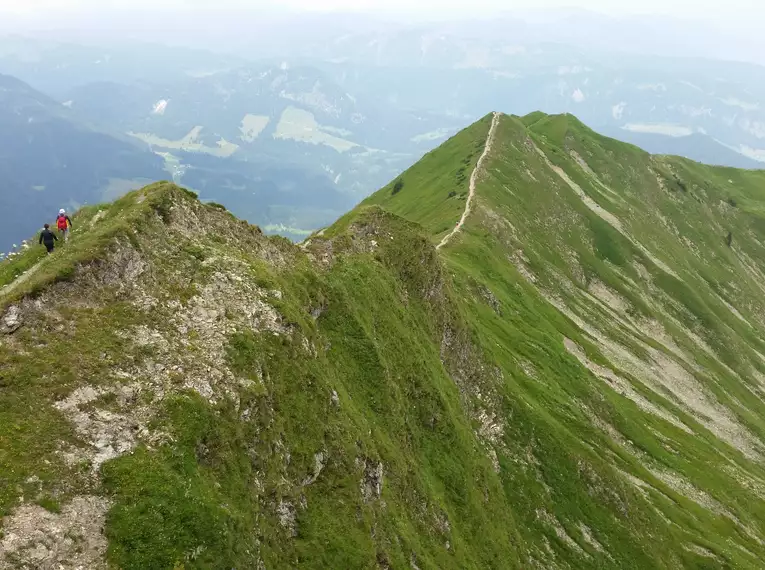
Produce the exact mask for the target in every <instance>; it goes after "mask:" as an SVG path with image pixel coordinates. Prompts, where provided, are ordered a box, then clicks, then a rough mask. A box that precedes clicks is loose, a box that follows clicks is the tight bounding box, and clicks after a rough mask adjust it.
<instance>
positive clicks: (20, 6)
mask: <svg viewBox="0 0 765 570" xmlns="http://www.w3.org/2000/svg"><path fill="white" fill-rule="evenodd" d="M415 6H416V8H414V7H415ZM561 6H568V7H577V8H585V9H591V10H596V11H599V12H605V13H611V14H625V13H662V14H672V15H676V16H686V17H689V18H699V17H700V18H704V19H707V18H717V17H719V16H721V15H724V16H728V17H731V16H733V15H737V16H739V17H741V18H742V19H743V18H751V17H762V18H763V20H761V21H765V2H763V1H762V0H724V1H723V0H639V1H638V0H627V1H625V0H568V1H566V0H0V13H2V12H4V13H13V14H17V15H25V16H32V17H34V18H35V19H37V18H45V16H46V15H50V14H51V12H54V11H55V12H59V11H62V10H65V11H79V10H81V9H93V8H99V9H104V8H123V9H124V8H145V9H149V10H172V9H178V8H196V9H200V8H201V9H221V8H225V7H232V8H260V9H263V8H293V9H310V10H338V9H353V10H375V11H382V12H407V11H412V10H415V9H416V10H417V11H419V12H427V11H433V12H434V13H441V14H443V13H444V12H452V13H458V12H470V11H482V12H485V11H490V10H513V9H529V8H555V7H561Z"/></svg>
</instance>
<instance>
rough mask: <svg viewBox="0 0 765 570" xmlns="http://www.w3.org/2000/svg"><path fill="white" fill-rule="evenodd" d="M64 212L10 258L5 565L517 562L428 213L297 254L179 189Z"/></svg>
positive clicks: (365, 220)
mask: <svg viewBox="0 0 765 570" xmlns="http://www.w3.org/2000/svg"><path fill="white" fill-rule="evenodd" d="M75 223H76V226H77V228H81V229H78V231H77V232H76V233H75V234H74V235H73V238H72V240H71V241H70V242H69V243H68V244H67V245H65V246H64V247H62V248H61V249H60V250H58V251H57V252H56V254H55V255H54V256H52V257H50V258H48V257H42V256H41V255H40V253H39V252H38V251H32V250H30V251H28V252H26V253H24V254H23V255H22V256H19V257H17V258H15V259H14V260H13V261H12V262H11V263H6V264H4V265H3V266H2V277H1V278H2V285H5V287H4V288H3V289H2V293H0V295H2V303H3V305H4V307H5V308H4V309H3V318H2V329H3V333H4V334H3V336H2V345H1V346H0V363H2V364H1V366H2V385H1V388H0V389H1V390H2V391H1V392H0V396H1V398H2V399H0V479H2V481H1V483H2V484H0V489H2V492H0V509H2V511H1V512H2V514H3V517H4V518H3V532H4V534H3V536H2V538H1V539H0V567H2V568H6V567H9V568H16V567H30V565H31V566H35V564H39V563H41V562H44V563H45V564H48V565H51V564H53V563H54V562H55V563H58V564H62V565H63V566H62V567H64V568H75V567H87V568H97V567H102V564H103V563H102V560H104V557H105V559H106V560H108V561H109V562H110V563H111V564H112V565H113V566H114V567H119V568H125V569H127V568H141V569H147V568H174V567H176V568H178V567H185V568H231V567H237V568H257V567H265V568H285V567H303V568H328V567H331V568H374V567H392V568H406V567H409V566H410V565H411V564H417V565H419V566H420V567H421V568H436V567H439V568H443V567H449V566H453V567H460V568H484V567H491V566H497V565H500V566H501V565H503V564H505V563H507V564H511V565H517V564H518V562H519V560H520V557H521V548H520V537H519V534H518V531H517V528H516V525H515V522H514V515H513V509H512V508H511V505H509V504H508V503H507V501H506V500H505V499H503V493H502V489H501V482H500V479H499V478H498V477H497V475H496V473H494V471H493V469H492V464H491V460H490V458H489V457H488V456H487V455H486V454H485V453H484V451H483V449H482V448H481V446H480V445H479V443H478V441H477V440H476V437H475V435H474V432H473V426H472V425H471V422H470V416H469V415H467V414H466V413H465V412H464V409H463V400H462V399H461V396H460V391H459V389H458V387H457V385H455V383H454V381H453V380H452V375H453V374H456V373H457V372H456V371H460V373H467V372H468V371H471V370H476V371H477V370H479V367H480V366H481V363H480V361H479V360H478V358H477V355H476V354H474V352H473V349H472V347H471V344H470V341H469V337H468V334H467V331H465V330H464V329H463V328H462V326H461V324H460V322H461V321H460V318H459V315H458V311H457V308H456V305H455V304H454V303H453V301H452V300H451V293H450V286H449V285H448V283H445V282H444V280H443V276H442V274H441V269H440V267H441V265H440V262H439V260H438V258H437V256H436V254H435V251H434V249H433V248H432V247H431V246H430V244H429V242H428V240H427V239H426V238H425V237H422V236H421V235H420V234H419V231H420V230H419V229H418V228H417V227H415V226H413V225H411V224H409V223H408V222H404V221H403V220H402V219H400V218H395V217H392V216H390V215H388V214H385V213H384V212H382V211H381V210H369V211H365V212H364V213H362V214H359V215H357V216H356V218H355V219H354V220H353V222H352V223H351V224H349V226H348V228H347V230H346V231H345V232H342V233H340V234H338V236H337V237H336V238H335V239H333V240H328V241H321V240H320V241H318V242H317V243H315V244H314V246H313V248H309V249H308V250H306V251H302V250H300V249H298V248H296V247H295V246H293V245H291V244H290V243H288V242H287V241H286V240H282V239H278V238H276V239H274V238H272V239H269V238H266V237H264V236H262V235H261V234H260V233H259V231H258V230H257V229H256V228H254V227H250V226H248V225H247V224H246V223H243V222H240V221H237V220H235V219H234V218H232V217H231V216H230V215H229V214H228V213H227V212H225V211H223V210H221V209H218V208H217V207H213V206H203V205H202V204H200V203H199V202H197V201H196V200H195V198H193V197H192V196H190V195H188V194H186V193H184V192H183V191H181V190H180V189H177V188H176V187H174V186H172V185H169V184H159V185H155V186H153V187H149V188H147V189H145V190H143V191H141V192H138V193H132V194H129V195H128V196H126V197H125V198H123V199H121V200H120V201H119V202H117V203H115V204H114V205H112V206H109V207H104V208H102V209H99V208H90V209H86V210H84V211H82V212H80V213H79V215H78V216H77V218H76V220H75ZM450 370H453V371H454V372H453V373H451V374H450ZM102 526H103V527H104V535H103V536H102V535H101V533H100V528H101V527H102ZM57 567H58V566H57Z"/></svg>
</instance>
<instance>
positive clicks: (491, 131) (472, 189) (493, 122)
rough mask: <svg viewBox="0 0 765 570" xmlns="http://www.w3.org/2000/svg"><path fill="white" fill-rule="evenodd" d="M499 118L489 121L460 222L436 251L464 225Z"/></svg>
mask: <svg viewBox="0 0 765 570" xmlns="http://www.w3.org/2000/svg"><path fill="white" fill-rule="evenodd" d="M499 116H500V113H496V112H495V113H494V117H493V118H492V120H491V127H490V128H489V134H488V135H487V136H486V146H484V149H483V153H482V154H481V157H480V158H479V159H478V162H476V164H475V168H474V169H473V173H472V174H471V175H470V192H469V193H468V199H467V202H466V203H465V211H464V212H463V213H462V217H461V218H460V221H459V222H457V225H456V226H455V228H454V229H453V230H452V231H451V232H449V233H448V234H447V235H446V236H445V237H444V239H442V240H441V243H439V244H438V245H437V246H436V249H441V248H442V247H444V246H445V245H446V244H447V243H449V240H451V239H452V238H453V237H454V236H455V234H457V232H459V231H460V230H461V229H462V225H463V224H464V223H465V220H467V217H468V215H470V206H471V205H472V203H473V196H475V186H476V182H477V181H478V173H479V172H480V171H481V167H482V166H483V161H484V159H485V158H486V156H487V155H488V154H489V152H490V151H491V145H492V143H493V142H494V134H495V133H496V131H497V125H499Z"/></svg>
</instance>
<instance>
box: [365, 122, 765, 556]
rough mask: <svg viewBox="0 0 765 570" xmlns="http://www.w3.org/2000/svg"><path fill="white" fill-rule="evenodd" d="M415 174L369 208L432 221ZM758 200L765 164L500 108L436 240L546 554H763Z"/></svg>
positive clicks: (509, 477)
mask: <svg viewBox="0 0 765 570" xmlns="http://www.w3.org/2000/svg"><path fill="white" fill-rule="evenodd" d="M419 168H421V165H417V166H415V167H414V168H413V169H412V171H410V173H407V175H405V176H404V177H403V183H404V189H403V190H402V191H401V192H399V193H397V194H396V195H395V196H392V195H391V192H390V189H388V188H386V189H383V190H382V191H381V192H380V193H378V195H376V196H374V197H372V198H371V199H370V202H379V203H384V204H385V206H386V208H388V209H389V210H391V211H392V212H394V213H399V214H401V215H404V216H406V217H408V218H410V219H411V220H413V221H415V222H424V223H425V224H426V225H427V223H428V213H427V212H424V211H414V210H413V206H412V205H413V204H415V203H420V202H423V201H425V200H428V201H429V202H431V203H438V200H439V199H440V200H441V201H443V202H447V201H448V200H449V197H448V194H447V193H446V190H445V189H442V188H437V189H434V190H433V191H432V192H433V195H431V196H429V197H427V198H424V197H422V196H420V195H419V194H418V192H417V188H413V189H412V191H411V192H407V189H408V188H409V184H408V180H407V176H410V175H411V176H412V177H423V176H425V174H424V173H421V172H419V171H418V169H419ZM763 199H765V172H751V171H737V170H733V169H723V168H711V167H706V166H703V165H699V164H696V163H692V162H690V161H687V160H683V159H677V158H665V157H662V158H658V157H656V158H655V157H651V156H650V155H648V154H646V153H644V152H642V151H640V150H639V149H637V148H635V147H632V146H629V145H625V144H621V143H618V142H616V141H613V140H610V139H606V138H603V137H600V136H598V135H596V134H595V133H593V132H592V131H590V130H589V129H587V128H586V127H585V126H584V125H582V124H581V123H579V122H578V121H577V120H576V119H575V118H573V117H571V116H555V117H548V116H544V115H540V114H536V115H532V116H529V117H526V118H523V119H520V118H513V117H503V118H502V120H501V123H500V127H499V130H498V132H497V136H496V140H495V141H494V147H493V150H492V152H491V153H490V158H489V159H488V161H487V162H486V163H485V170H484V172H483V173H482V175H481V182H480V183H479V185H478V191H477V194H476V204H474V205H473V212H474V213H473V214H472V215H471V216H470V217H469V218H468V221H467V222H466V224H465V226H464V228H463V230H462V232H461V233H460V235H458V236H456V237H455V238H454V239H453V240H452V241H451V243H450V245H449V246H447V247H446V248H445V249H444V250H442V252H441V253H442V255H443V258H444V261H445V262H446V264H447V267H448V268H449V271H450V273H451V277H452V283H453V286H454V287H455V290H456V292H457V297H458V298H459V299H460V307H461V310H462V314H463V316H464V318H465V320H466V321H467V322H469V323H470V326H471V329H472V330H473V332H474V334H475V335H476V338H477V339H478V342H479V344H480V346H481V347H482V349H483V353H484V355H485V356H486V358H487V359H488V360H489V361H490V362H492V363H493V364H495V365H497V366H498V367H499V368H500V369H501V370H502V371H503V373H504V381H503V382H500V383H498V384H497V385H496V391H497V393H498V394H500V396H501V398H502V401H501V404H499V405H498V406H497V407H496V414H497V417H499V418H502V421H501V422H500V425H499V426H498V427H497V429H496V432H495V437H496V438H495V442H494V444H495V450H496V451H497V453H498V458H499V464H500V471H499V472H500V477H501V479H502V481H503V484H504V486H505V490H506V496H508V497H509V501H510V503H511V504H512V505H513V512H514V514H515V515H516V517H517V520H518V521H519V528H520V529H521V530H520V532H521V533H522V535H523V537H524V542H525V543H527V544H531V545H534V546H532V547H531V551H532V552H533V553H534V554H532V555H531V556H532V557H534V558H536V559H537V561H538V562H539V564H540V565H541V567H545V568H550V567H619V568H628V567H630V568H631V567H634V568H653V567H666V568H678V567H685V568H724V567H735V568H759V567H760V566H761V560H762V559H763V544H764V543H763V537H764V536H765V501H764V499H765V469H763V451H764V447H763V442H764V441H765V398H764V397H765V375H763V372H764V371H765V368H764V366H765V356H763V355H765V341H763V338H764V335H763V331H764V330H765V318H764V316H763V315H765V312H763V308H764V307H763V301H762V299H763V292H765V290H763V286H762V283H763V277H764V276H765V274H764V273H763V271H764V270H765V267H763V259H765V251H763V240H764V239H765V225H764V224H763V222H764V220H763V217H762V215H763V210H762V207H763ZM439 237H440V236H439V235H438V234H437V233H436V232H432V235H431V239H432V242H434V243H435V242H437V241H438V238H439ZM592 538H594V539H595V541H597V543H596V542H594V541H593V540H591V539H592ZM597 545H599V546H597ZM548 547H549V548H548Z"/></svg>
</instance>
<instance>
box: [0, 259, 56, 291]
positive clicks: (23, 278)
mask: <svg viewBox="0 0 765 570" xmlns="http://www.w3.org/2000/svg"><path fill="white" fill-rule="evenodd" d="M43 261H45V258H43V259H41V260H40V261H38V262H37V263H35V264H34V265H33V266H32V267H30V268H29V269H27V270H26V271H25V272H24V273H22V274H21V275H19V276H18V277H16V279H14V280H13V281H11V282H10V283H8V285H6V286H5V287H3V288H2V289H0V298H2V297H5V296H6V295H7V294H8V293H10V292H11V291H13V290H14V289H16V287H18V286H19V285H21V284H22V283H24V282H25V281H26V280H27V279H29V278H30V277H32V275H34V274H35V272H36V271H37V270H38V269H40V266H41V265H42V264H43Z"/></svg>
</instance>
